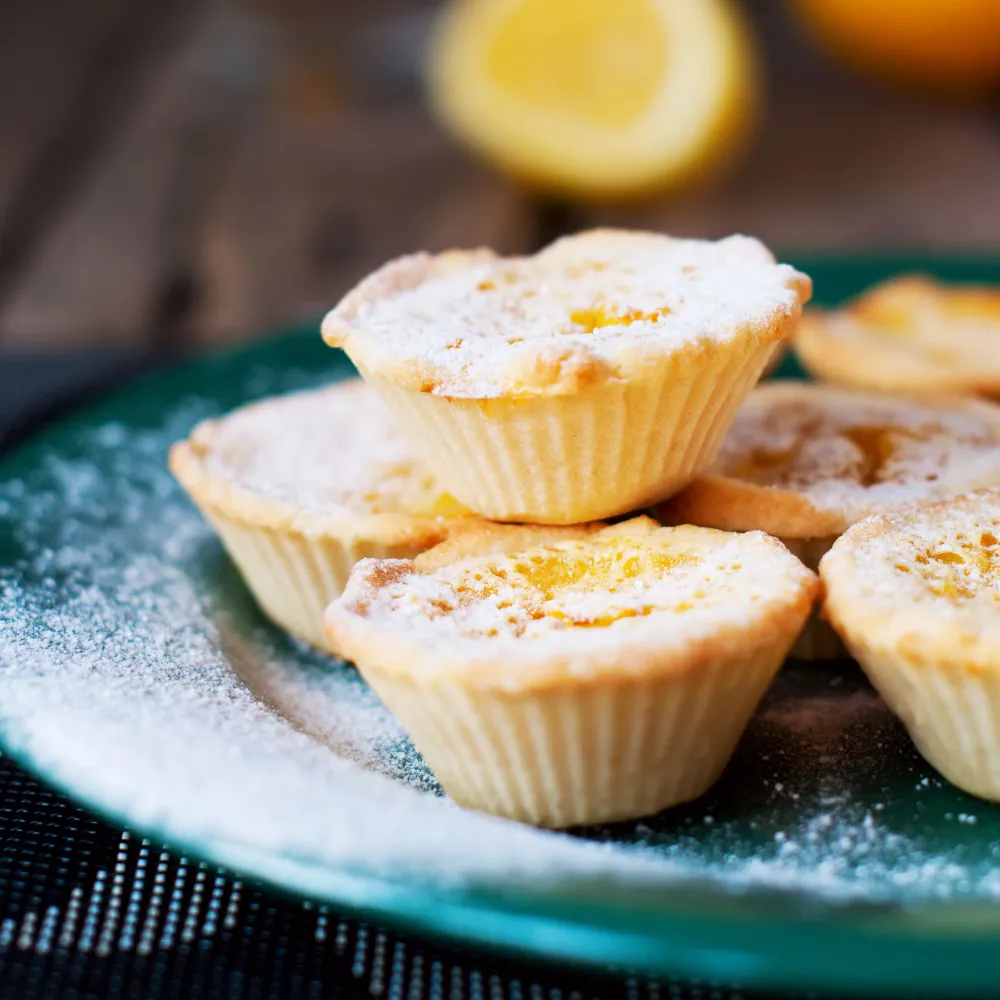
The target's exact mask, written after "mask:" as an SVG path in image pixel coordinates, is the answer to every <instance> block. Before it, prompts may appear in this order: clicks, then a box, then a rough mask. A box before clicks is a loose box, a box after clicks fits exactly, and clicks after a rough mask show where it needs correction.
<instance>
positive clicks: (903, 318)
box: [795, 276, 1000, 396]
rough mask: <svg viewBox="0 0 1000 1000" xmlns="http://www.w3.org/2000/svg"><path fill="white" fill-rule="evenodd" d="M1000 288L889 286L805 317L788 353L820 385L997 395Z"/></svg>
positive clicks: (903, 282) (908, 280) (916, 281)
mask: <svg viewBox="0 0 1000 1000" xmlns="http://www.w3.org/2000/svg"><path fill="white" fill-rule="evenodd" d="M998 342H1000V288H989V287H976V286H955V285H944V284H940V283H938V282H935V281H932V280H930V279H928V278H923V277H919V276H907V277H902V278H894V279H892V280H890V281H886V282H884V283H883V284H881V285H876V286H875V287H874V288H872V289H871V290H869V291H868V292H866V293H865V294H864V295H862V296H860V297H859V298H857V299H855V300H854V301H853V302H851V303H849V304H848V305H847V306H846V307H844V308H843V309H837V310H833V311H829V312H823V311H819V310H810V311H808V312H807V313H806V315H805V316H803V318H802V322H801V324H800V325H799V328H798V330H797V332H796V335H795V350H796V353H797V354H798V355H799V357H800V358H801V360H802V363H803V364H804V365H805V367H806V368H807V369H808V370H809V371H810V372H811V373H812V374H813V375H816V376H817V377H819V378H823V379H827V380H829V381H831V382H840V383H843V384H845V385H857V386H863V387H866V388H872V389H883V390H886V391H890V392H955V393H960V394H970V395H986V396H998V395H1000V349H998V347H997V344H998Z"/></svg>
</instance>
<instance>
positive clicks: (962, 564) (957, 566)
mask: <svg viewBox="0 0 1000 1000" xmlns="http://www.w3.org/2000/svg"><path fill="white" fill-rule="evenodd" d="M997 530H998V531H1000V528H998V529H997ZM894 568H895V570H896V572H898V573H903V574H905V575H908V576H910V575H912V576H916V577H917V579H918V580H919V581H920V582H921V583H922V584H923V585H924V586H925V587H926V588H927V590H928V591H929V592H930V593H931V594H932V595H934V596H935V597H943V598H946V599H947V600H949V601H951V602H952V603H954V604H957V605H958V604H963V603H966V602H968V601H975V600H987V601H994V602H996V601H1000V540H998V539H997V535H996V534H995V533H994V532H993V531H979V532H973V534H972V536H971V537H970V535H969V534H966V533H960V534H957V535H955V536H954V537H953V538H952V539H951V540H950V541H948V542H946V543H944V544H939V545H936V546H920V545H918V546H915V547H914V551H913V554H912V561H905V560H899V561H897V562H896V563H895V564H894Z"/></svg>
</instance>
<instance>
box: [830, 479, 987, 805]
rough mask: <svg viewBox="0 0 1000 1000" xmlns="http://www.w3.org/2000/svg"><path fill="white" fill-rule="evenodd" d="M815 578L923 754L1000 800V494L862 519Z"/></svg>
mask: <svg viewBox="0 0 1000 1000" xmlns="http://www.w3.org/2000/svg"><path fill="white" fill-rule="evenodd" d="M820 572H821V574H822V577H823V582H824V584H825V588H826V600H825V604H824V614H825V615H826V616H827V618H828V619H829V621H830V622H831V624H832V625H833V627H834V628H835V629H836V630H837V632H838V633H839V634H840V636H841V637H842V638H843V640H844V642H845V644H846V645H847V647H848V648H849V649H850V651H851V653H852V654H853V655H854V657H855V658H856V659H857V660H858V661H859V663H860V664H861V666H862V667H863V668H864V670H865V672H866V673H867V674H868V676H869V678H870V679H871V681H872V683H873V684H874V685H875V687H876V688H877V689H878V690H879V692H880V693H881V694H882V696H883V697H884V698H885V700H886V702H887V703H888V705H889V706H890V708H892V709H893V711H895V712H896V713H897V714H898V715H899V716H900V718H901V719H902V720H903V722H904V723H905V724H906V727H907V729H908V730H909V732H910V735H911V736H912V737H913V741H914V743H915V744H916V745H917V748H918V749H919V750H920V751H921V753H922V754H923V755H924V756H925V757H926V758H927V759H928V760H929V761H930V762H931V763H932V764H933V765H934V766H935V767H936V768H938V770H939V771H941V773H942V774H944V775H945V777H947V778H948V779H949V780H950V781H952V782H954V783H955V784H956V785H958V786H959V787H961V788H963V789H965V790H966V791H969V792H972V793H973V794H975V795H980V796H982V797H984V798H988V799H993V800H997V799H1000V658H998V656H997V650H998V649H1000V490H996V489H993V490H979V491H976V492H974V493H970V494H969V495H967V496H963V497H958V498H956V499H953V500H948V501H941V502H937V503H930V504H926V505H923V506H921V507H919V508H916V509H914V510H911V511H907V512H898V513H894V514H886V515H880V516H878V517H872V518H868V519H867V520H864V521H861V522H860V523H858V524H856V525H854V527H852V528H850V529H849V530H848V531H847V532H845V533H844V535H843V536H842V537H841V538H840V539H839V540H838V541H837V543H836V544H835V545H834V546H833V548H832V549H831V550H830V552H829V553H828V554H827V555H826V556H825V557H824V558H823V560H822V562H821V563H820Z"/></svg>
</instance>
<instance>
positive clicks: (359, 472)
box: [170, 379, 472, 544]
mask: <svg viewBox="0 0 1000 1000" xmlns="http://www.w3.org/2000/svg"><path fill="white" fill-rule="evenodd" d="M170 465H171V469H172V470H173V471H174V473H175V475H177V477H178V479H180V480H181V482H182V483H183V484H184V485H185V487H186V488H187V489H188V490H189V491H190V492H191V493H192V496H194V497H195V499H196V500H197V501H198V502H199V503H204V504H207V505H208V506H211V507H218V508H221V509H222V510H224V511H225V512H226V513H227V514H229V515H230V516H236V517H239V518H241V519H243V520H245V521H249V522H254V523H264V524H269V525H272V526H276V527H286V528H288V529H291V530H295V531H302V532H306V533H310V534H324V533H329V534H337V535H339V536H348V537H349V536H352V535H354V536H362V535H363V536H365V537H368V538H370V539H372V540H383V541H386V542H398V543H406V542H411V543H413V544H420V543H421V542H422V541H426V542H427V544H435V541H440V540H441V539H443V538H444V537H446V535H447V532H446V531H443V530H442V523H443V522H444V521H451V520H454V519H462V520H463V521H464V520H466V519H468V518H470V517H471V516H472V515H471V514H470V513H469V511H467V510H466V509H465V508H464V507H462V506H461V505H460V504H459V503H458V502H457V501H456V500H454V499H453V498H452V497H451V496H450V495H449V494H447V493H445V492H444V491H443V490H442V489H441V488H440V486H439V485H438V484H437V481H436V480H435V478H434V477H433V476H432V475H431V473H429V472H428V471H427V470H426V469H425V468H424V466H423V464H422V463H421V462H420V460H419V459H418V458H417V457H416V453H415V451H414V450H413V448H412V447H411V445H410V443H409V439H408V438H407V437H405V436H404V435H403V434H401V433H400V432H399V431H398V429H397V424H396V421H395V420H394V418H393V417H392V415H391V414H390V412H389V411H388V409H387V408H386V407H385V406H384V404H383V403H382V402H381V401H380V400H379V398H378V396H377V395H376V394H375V393H374V392H372V390H371V389H369V388H368V387H367V386H366V385H365V384H364V383H363V382H362V381H361V380H360V379H351V380H349V381H346V382H340V383H337V384H335V385H332V386H328V387H325V388H322V389H315V390H310V391H305V392H297V393H292V394H290V395H287V396H279V397H275V398H273V399H268V400H264V401H263V402H260V403H254V404H251V405H249V406H245V407H242V408H241V409H239V410H236V411H234V412H233V413H231V414H229V415H227V416H225V417H222V418H220V419H216V420H207V421H204V422H203V423H201V424H199V425H198V426H197V427H196V428H195V429H194V431H193V432H192V434H191V436H190V438H189V439H188V440H187V441H183V442H181V443H180V444H178V445H175V446H174V448H173V450H172V451H171V455H170Z"/></svg>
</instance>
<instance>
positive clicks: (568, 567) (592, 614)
mask: <svg viewBox="0 0 1000 1000" xmlns="http://www.w3.org/2000/svg"><path fill="white" fill-rule="evenodd" d="M697 563H698V559H697V558H696V557H695V556H694V555H692V554H690V553H688V552H678V551H670V550H669V549H668V548H665V547H663V546H648V545H642V544H641V543H637V542H636V541H634V540H621V539H619V540H617V541H615V542H613V543H610V544H608V543H605V544H594V543H576V544H573V545H568V546H566V547H561V546H560V547H550V548H542V549H536V550H534V551H533V552H530V553H527V554H525V555H523V556H520V557H517V558H513V557H499V558H497V559H496V560H494V561H491V562H489V563H487V562H483V563H481V564H478V565H477V568H476V569H475V570H474V571H473V570H470V571H467V572H463V573H462V575H461V576H460V578H459V579H457V580H454V581H452V585H451V590H452V593H453V594H454V600H453V601H449V600H446V599H441V600H438V601H436V602H434V614H447V613H449V612H452V611H454V610H455V609H456V608H459V607H466V608H467V607H469V606H471V605H474V604H478V603H481V602H490V603H491V604H493V606H494V607H495V608H496V609H497V610H498V611H500V612H501V613H508V618H507V622H506V624H507V626H508V627H509V629H510V630H511V631H513V632H514V633H515V634H521V633H523V631H524V629H525V628H526V627H527V625H529V624H530V623H531V622H536V621H539V620H541V619H550V620H552V621H553V622H557V623H558V624H559V626H560V627H564V628H565V627H568V628H606V627H608V626H610V625H613V624H614V623H615V622H619V621H622V620H624V619H628V618H643V617H646V616H647V615H649V614H651V613H652V612H654V611H658V610H673V611H686V610H689V609H690V608H691V607H693V604H692V603H691V602H690V601H688V600H681V601H673V602H667V603H666V604H665V603H663V602H662V600H659V601H658V600H656V599H655V598H654V596H653V595H651V594H650V593H648V592H647V591H648V588H649V587H650V586H655V584H657V583H658V582H660V581H662V580H664V579H665V578H667V577H669V576H671V575H672V574H674V573H676V572H677V571H678V570H681V569H686V568H690V567H693V566H695V565H697ZM691 596H692V597H698V596H701V597H705V596H706V595H705V592H704V590H703V589H697V590H696V592H695V593H694V594H693V595H691ZM594 597H597V598H598V599H599V602H600V607H599V608H598V607H597V606H596V605H595V602H594V600H593V598H594ZM586 598H590V600H585V601H584V603H582V604H581V603H580V602H581V599H586Z"/></svg>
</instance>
